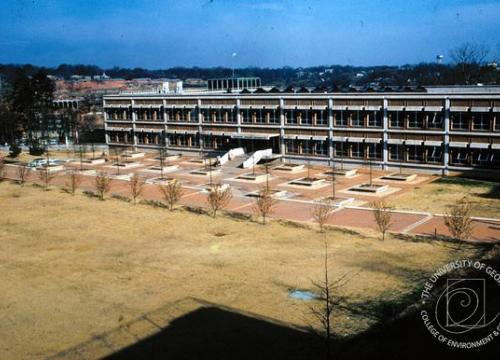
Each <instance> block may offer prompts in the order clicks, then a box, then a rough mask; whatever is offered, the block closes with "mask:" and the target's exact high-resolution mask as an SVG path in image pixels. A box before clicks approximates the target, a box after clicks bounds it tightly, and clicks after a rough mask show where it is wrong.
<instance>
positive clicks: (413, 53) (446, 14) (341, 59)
mask: <svg viewBox="0 0 500 360" xmlns="http://www.w3.org/2000/svg"><path fill="white" fill-rule="evenodd" d="M0 8H1V11H0V34H2V35H1V36H0V63H34V64H38V65H46V66H54V65H58V64H60V63H70V64H77V63H84V64H96V65H100V66H104V67H111V66H114V65H118V66H126V67H136V66H138V67H146V68H166V67H171V66H218V65H221V66H235V67H246V66H261V67H279V66H285V65H289V66H313V65H323V64H350V65H380V64H389V65H399V64H405V63H418V62H431V61H433V60H434V58H435V56H436V55H437V54H444V55H448V53H449V50H450V48H453V47H455V46H457V45H459V44H461V43H463V42H465V41H469V42H477V43H483V44H486V45H489V46H490V47H491V49H492V56H494V55H497V54H498V51H499V46H500V45H499V44H500V35H499V34H500V0H447V1H445V0H433V1H431V0H353V1H348V0H345V1H340V0H288V1H287V0H66V1H65V0H0ZM233 53H236V54H237V55H236V56H235V57H233V56H232V54H233Z"/></svg>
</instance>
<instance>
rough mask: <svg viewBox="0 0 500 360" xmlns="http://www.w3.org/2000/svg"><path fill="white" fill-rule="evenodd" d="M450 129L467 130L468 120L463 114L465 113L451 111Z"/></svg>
mask: <svg viewBox="0 0 500 360" xmlns="http://www.w3.org/2000/svg"><path fill="white" fill-rule="evenodd" d="M450 120H451V129H452V130H468V129H469V121H468V119H467V118H466V116H465V113H462V112H459V113H452V114H451V115H450Z"/></svg>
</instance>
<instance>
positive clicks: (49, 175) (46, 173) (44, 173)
mask: <svg viewBox="0 0 500 360" xmlns="http://www.w3.org/2000/svg"><path fill="white" fill-rule="evenodd" d="M37 171H38V179H40V181H41V182H42V185H43V188H44V189H45V190H48V189H49V185H50V183H51V182H52V180H54V178H55V177H56V174H54V173H53V172H51V171H50V167H49V164H48V163H47V164H46V165H43V166H42V167H41V168H39V169H38V170H37Z"/></svg>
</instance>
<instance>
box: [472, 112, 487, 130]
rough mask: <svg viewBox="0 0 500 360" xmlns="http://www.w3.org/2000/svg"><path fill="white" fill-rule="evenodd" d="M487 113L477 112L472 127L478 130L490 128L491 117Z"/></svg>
mask: <svg viewBox="0 0 500 360" xmlns="http://www.w3.org/2000/svg"><path fill="white" fill-rule="evenodd" d="M488 115H489V114H487V113H476V114H474V115H473V117H472V129H473V130H478V131H488V130H490V119H489V116H488Z"/></svg>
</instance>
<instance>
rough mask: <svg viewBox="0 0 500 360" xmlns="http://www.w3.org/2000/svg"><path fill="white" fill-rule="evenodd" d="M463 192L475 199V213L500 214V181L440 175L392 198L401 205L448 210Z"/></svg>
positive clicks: (422, 208)
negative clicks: (442, 176) (440, 176)
mask: <svg viewBox="0 0 500 360" xmlns="http://www.w3.org/2000/svg"><path fill="white" fill-rule="evenodd" d="M464 196H467V197H468V198H469V199H470V200H471V201H472V202H473V203H474V211H473V215H475V216H482V217H492V218H500V183H495V182H489V181H479V180H471V179H464V178H460V177H447V178H439V179H437V180H435V181H433V182H431V183H427V184H424V185H420V186H416V187H415V188H414V189H413V190H412V191H409V192H407V193H404V194H402V195H400V196H397V197H393V198H391V199H390V201H389V202H390V203H391V204H392V205H393V206H394V207H396V208H399V209H410V210H423V211H429V212H432V213H445V212H446V210H447V208H448V206H449V205H452V204H454V203H455V202H456V201H457V200H459V199H461V198H463V197H464Z"/></svg>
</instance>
